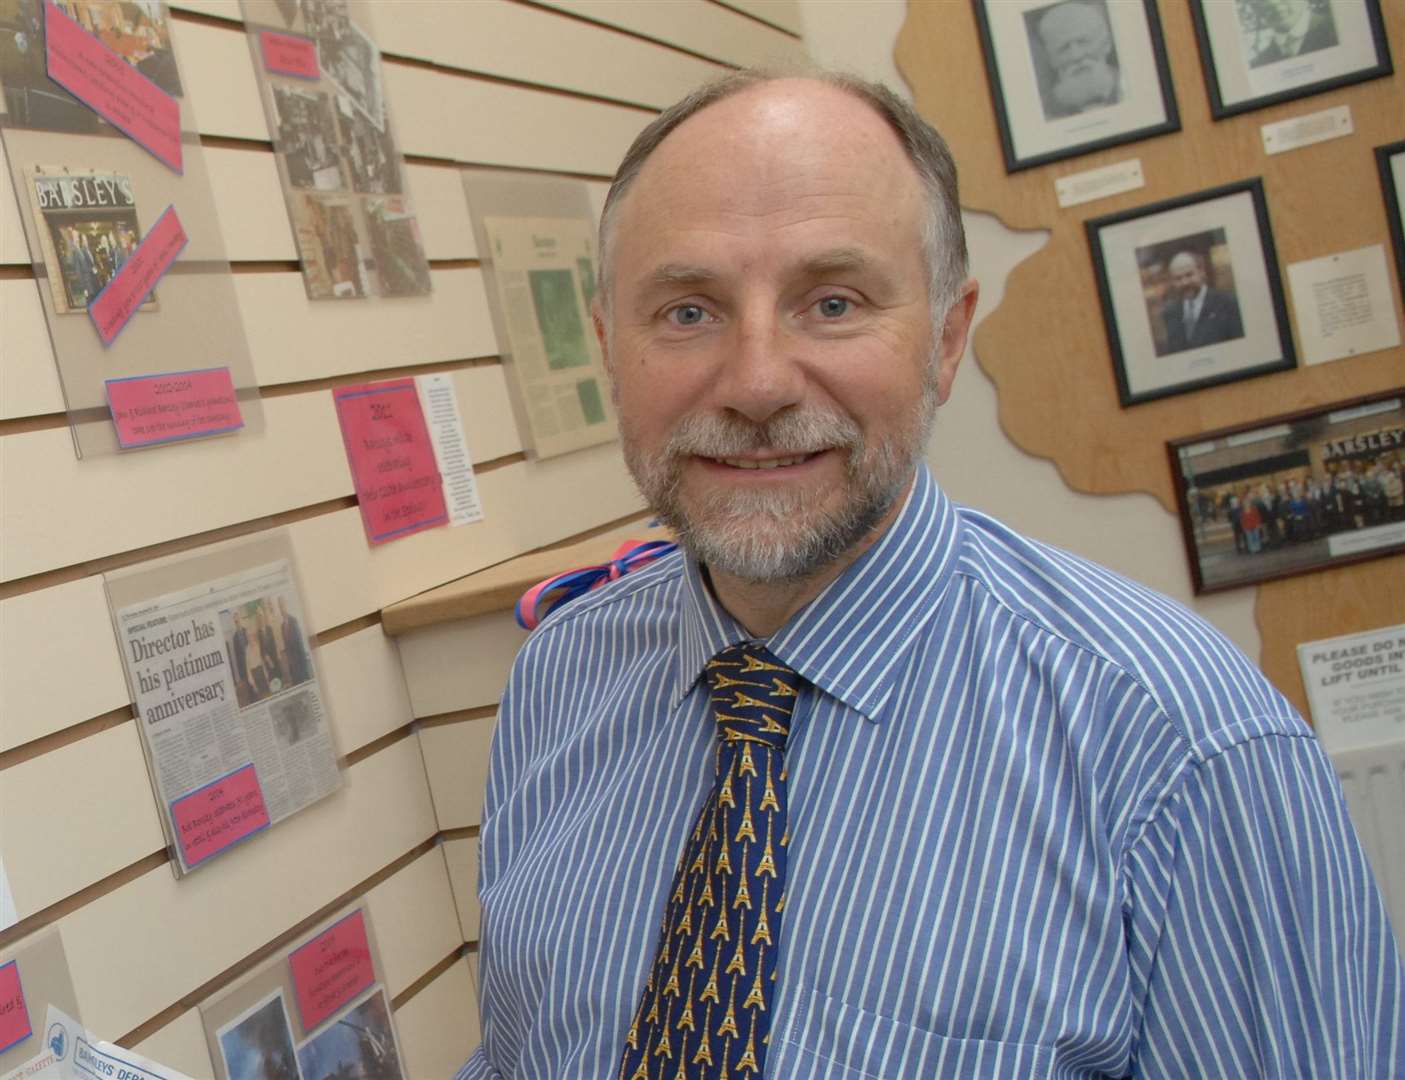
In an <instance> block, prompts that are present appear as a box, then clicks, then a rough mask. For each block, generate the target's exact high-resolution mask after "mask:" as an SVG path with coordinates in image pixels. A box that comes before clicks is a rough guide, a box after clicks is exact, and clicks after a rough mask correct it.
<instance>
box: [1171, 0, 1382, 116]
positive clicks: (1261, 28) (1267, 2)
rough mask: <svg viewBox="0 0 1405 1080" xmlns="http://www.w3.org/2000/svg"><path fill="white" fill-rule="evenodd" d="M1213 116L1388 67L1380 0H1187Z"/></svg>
mask: <svg viewBox="0 0 1405 1080" xmlns="http://www.w3.org/2000/svg"><path fill="white" fill-rule="evenodd" d="M1190 12H1191V15H1192V16H1193V18H1194V20H1195V36H1196V39H1197V40H1198V41H1199V43H1200V61H1201V66H1202V67H1203V68H1204V69H1205V86H1206V89H1207V90H1208V91H1209V94H1210V112H1211V114H1212V115H1213V116H1214V118H1215V119H1216V120H1223V119H1224V118H1225V117H1226V116H1233V115H1235V114H1236V113H1242V112H1248V111H1249V110H1250V109H1261V108H1263V107H1264V106H1265V105H1276V104H1278V103H1279V102H1280V101H1292V100H1293V99H1294V98H1300V97H1306V96H1307V95H1309V94H1320V93H1322V92H1323V91H1324V90H1335V89H1336V88H1337V87H1340V86H1348V85H1350V84H1351V83H1356V82H1363V81H1365V80H1366V79H1377V78H1380V77H1381V76H1382V75H1389V74H1390V73H1391V65H1390V49H1389V47H1388V46H1387V45H1386V36H1385V25H1384V23H1383V22H1382V20H1381V7H1380V0H1191V3H1190Z"/></svg>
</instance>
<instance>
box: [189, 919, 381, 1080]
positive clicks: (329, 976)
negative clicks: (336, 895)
mask: <svg viewBox="0 0 1405 1080" xmlns="http://www.w3.org/2000/svg"><path fill="white" fill-rule="evenodd" d="M383 972H384V968H382V967H381V963H380V952H379V950H378V949H377V947H376V936H375V931H374V929H373V928H372V926H371V918H370V913H369V912H368V911H367V910H366V908H365V906H364V905H363V906H358V907H353V908H349V909H344V910H342V911H340V912H338V913H337V914H336V915H333V916H332V917H331V918H328V919H326V920H324V921H323V922H321V923H320V924H318V926H317V928H316V929H314V930H313V931H312V932H310V933H308V934H307V935H305V936H303V937H300V938H299V939H298V940H297V941H295V942H293V943H292V944H291V945H290V946H288V947H286V948H284V949H282V950H280V951H279V952H278V953H277V954H276V955H275V956H274V957H273V958H272V959H270V960H268V961H266V962H264V963H263V964H261V965H259V966H258V967H257V968H255V969H254V970H253V971H251V972H250V973H249V974H248V975H247V976H245V977H244V978H242V979H241V980H239V981H238V982H236V983H235V984H234V985H232V986H230V987H228V988H227V989H225V990H223V991H221V992H220V993H219V994H218V995H216V996H214V997H212V998H210V999H209V1000H207V1001H205V1002H202V1003H201V1005H200V1016H201V1020H202V1021H203V1023H204V1027H205V1039H206V1042H207V1043H208V1045H209V1048H210V1060H211V1061H212V1062H213V1063H214V1067H215V1077H216V1078H217V1080H241V1078H242V1077H247V1076H280V1077H281V1076H288V1077H300V1078H301V1080H335V1078H337V1077H345V1076H368V1077H370V1076H373V1077H377V1078H378V1080H403V1078H404V1077H405V1075H406V1073H405V1065H404V1056H403V1055H402V1054H401V1052H400V1044H399V1039H398V1037H397V1035H396V1031H395V1019H394V1013H393V1005H392V1002H391V1000H390V992H389V989H388V988H387V987H386V985H385V976H384V974H383ZM255 1066H257V1067H255Z"/></svg>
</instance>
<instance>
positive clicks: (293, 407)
mask: <svg viewBox="0 0 1405 1080" xmlns="http://www.w3.org/2000/svg"><path fill="white" fill-rule="evenodd" d="M494 377H496V378H498V379H500V378H501V373H500V372H498V371H497V370H496V369H494V368H474V369H471V370H467V371H461V372H456V373H455V383H456V384H459V385H460V386H462V387H465V388H466V387H468V386H470V385H471V384H472V383H475V382H477V383H479V385H486V384H488V383H489V382H490V381H491V380H492V379H493V378H494ZM480 380H481V381H480ZM463 397H464V393H462V392H461V393H460V401H461V406H462V401H463ZM470 400H471V398H470ZM263 407H264V417H265V422H266V425H267V427H266V430H265V431H264V432H263V433H261V434H259V435H257V436H246V437H242V438H241V437H237V436H236V437H233V438H223V439H207V440H204V441H202V442H198V443H191V444H188V445H185V446H180V447H175V448H165V449H159V450H151V451H146V452H144V453H141V454H133V455H127V456H113V457H107V458H99V459H95V460H91V461H79V460H77V459H76V458H75V457H74V456H73V451H72V446H71V444H70V441H69V435H68V431H67V430H66V429H62V428H49V429H45V430H40V431H21V432H17V433H15V434H12V435H9V436H6V437H5V443H4V453H3V455H0V490H4V492H5V499H4V500H3V504H0V580H13V579H15V578H21V577H26V576H28V575H31V574H37V573H41V572H43V571H45V570H52V569H55V568H56V567H61V566H71V565H73V564H74V563H81V562H84V561H86V560H88V559H95V558H99V557H101V556H104V555H110V554H112V553H114V552H119V551H130V550H132V549H133V548H141V547H146V546H148V545H151V544H156V543H160V542H162V541H165V540H172V539H175V538H177V537H180V536H189V535H191V534H193V533H199V532H204V531H206V530H209V529H216V528H219V527H221V526H224V525H231V524H234V523H236V522H240V521H247V520H249V519H250V518H257V517H263V516H266V515H269V514H276V513H278V512H280V511H284V510H290V509H294V508H297V507H301V506H308V505H310V504H313V503H318V502H323V501H325V500H327V499H333V498H338V497H340V496H345V495H349V494H351V490H352V485H351V475H350V473H349V471H348V469H347V465H346V453H345V450H344V449H343V447H342V441H341V433H340V430H339V428H338V426H337V420H336V413H335V410H334V408H333V405H332V398H331V395H330V394H327V393H325V392H324V393H313V394H291V395H288V396H286V397H276V398H270V399H267V400H265V401H264V404H263ZM491 420H492V418H491V417H490V416H487V415H485V416H483V417H481V418H480V417H478V416H476V415H475V413H474V412H473V411H472V410H467V411H466V412H465V428H466V431H465V434H466V436H467V440H468V446H469V452H470V453H471V455H472V456H473V459H474V460H475V461H491V460H493V459H494V458H497V457H502V456H504V455H507V454H512V453H515V452H517V450H518V449H519V448H520V444H518V442H517V438H516V430H515V429H514V428H513V426H512V424H511V419H510V416H505V417H502V418H501V419H500V420H499V422H498V423H492V422H491ZM293 463H296V467H295V468H294V467H290V465H292V464H293ZM143 499H147V500H149V501H150V505H143V503H142V500H143ZM93 521H101V522H103V523H104V527H103V528H102V529H94V528H92V527H91V525H90V523H91V522H93Z"/></svg>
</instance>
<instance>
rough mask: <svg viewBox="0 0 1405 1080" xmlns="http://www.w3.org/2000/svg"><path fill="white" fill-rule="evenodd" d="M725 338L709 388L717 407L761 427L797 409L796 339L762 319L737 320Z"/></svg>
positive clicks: (801, 380)
mask: <svg viewBox="0 0 1405 1080" xmlns="http://www.w3.org/2000/svg"><path fill="white" fill-rule="evenodd" d="M730 338H731V340H730V341H729V342H728V343H727V346H728V347H727V349H726V354H725V356H724V357H723V360H722V364H721V368H720V370H719V372H718V376H717V382H716V385H715V387H714V391H715V394H716V401H717V404H718V405H720V406H721V407H723V408H726V409H731V410H732V411H734V412H737V413H740V414H741V415H742V416H745V417H746V418H747V419H749V420H752V421H754V422H755V423H762V422H764V421H765V420H767V419H768V418H770V417H771V416H774V415H775V414H776V413H778V412H780V411H781V410H783V409H787V408H789V407H790V406H792V405H797V404H799V402H800V400H801V397H802V395H803V392H804V387H805V373H804V367H803V364H802V362H801V358H800V355H799V354H798V352H797V349H798V346H799V342H798V341H797V340H796V336H795V335H793V334H789V333H787V332H786V330H785V328H784V327H783V326H782V325H781V324H780V321H779V320H778V319H777V318H776V317H775V316H774V315H771V314H766V315H745V316H743V317H742V318H740V319H737V320H736V321H735V322H733V324H732V328H731V334H730Z"/></svg>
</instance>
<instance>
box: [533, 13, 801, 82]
mask: <svg viewBox="0 0 1405 1080" xmlns="http://www.w3.org/2000/svg"><path fill="white" fill-rule="evenodd" d="M541 2H542V3H544V4H546V5H547V6H548V7H554V8H557V9H559V10H561V11H569V12H571V13H572V14H574V15H580V16H583V17H584V18H587V19H592V20H594V21H596V22H602V23H607V24H609V25H610V26H618V27H620V28H621V29H623V30H629V31H631V32H633V33H636V34H643V35H644V36H645V37H650V38H654V39H655V40H656V41H666V42H668V43H669V44H670V45H677V46H678V47H679V48H681V49H687V50H688V51H689V52H695V53H701V54H702V55H703V56H707V57H710V58H711V59H713V60H720V61H721V62H723V63H725V64H735V65H743V66H744V65H750V64H773V63H778V62H781V61H785V60H799V59H803V58H804V55H805V49H804V46H802V45H801V44H800V42H798V41H796V40H795V39H794V38H793V37H791V36H790V35H789V34H784V33H782V32H781V31H779V30H776V29H774V28H772V27H769V26H762V25H760V24H759V23H757V22H756V21H755V20H754V19H749V18H747V17H746V16H745V15H742V14H741V13H740V12H736V11H729V10H727V9H726V8H724V7H721V6H720V5H718V4H714V3H711V2H710V0H673V2H672V3H668V4H650V3H643V4H641V3H639V2H638V0H541Z"/></svg>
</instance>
